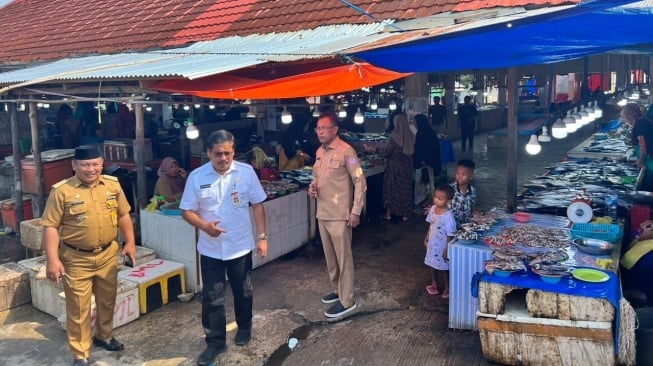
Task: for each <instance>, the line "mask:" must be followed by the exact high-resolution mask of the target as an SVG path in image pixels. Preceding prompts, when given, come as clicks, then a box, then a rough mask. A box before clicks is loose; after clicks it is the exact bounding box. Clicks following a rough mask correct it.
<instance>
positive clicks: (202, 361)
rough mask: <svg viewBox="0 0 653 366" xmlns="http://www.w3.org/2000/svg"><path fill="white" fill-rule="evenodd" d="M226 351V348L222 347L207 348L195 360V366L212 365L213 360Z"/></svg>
mask: <svg viewBox="0 0 653 366" xmlns="http://www.w3.org/2000/svg"><path fill="white" fill-rule="evenodd" d="M225 349H226V346H222V347H220V348H213V347H211V346H207V347H206V349H205V350H204V352H202V354H201V355H200V357H199V358H198V359H197V365H198V366H209V365H213V364H214V362H215V358H216V357H218V355H219V354H220V353H222V352H224V350H225Z"/></svg>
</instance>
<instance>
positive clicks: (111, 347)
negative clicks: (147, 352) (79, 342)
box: [93, 337, 125, 351]
mask: <svg viewBox="0 0 653 366" xmlns="http://www.w3.org/2000/svg"><path fill="white" fill-rule="evenodd" d="M93 344H94V345H96V346H98V347H102V348H104V349H106V350H107V351H122V350H123V349H125V345H124V344H122V343H120V342H118V341H117V340H116V339H115V338H111V340H110V341H108V342H105V341H103V340H101V339H99V338H96V337H93Z"/></svg>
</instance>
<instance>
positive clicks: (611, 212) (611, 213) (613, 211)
mask: <svg viewBox="0 0 653 366" xmlns="http://www.w3.org/2000/svg"><path fill="white" fill-rule="evenodd" d="M617 208H618V196H617V193H616V192H614V191H608V193H606V194H605V215H604V216H607V217H610V218H612V223H616V222H617Z"/></svg>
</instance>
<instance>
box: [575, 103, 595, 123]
mask: <svg viewBox="0 0 653 366" xmlns="http://www.w3.org/2000/svg"><path fill="white" fill-rule="evenodd" d="M578 115H580V124H581V125H583V126H585V125H586V124H588V123H590V122H592V121H591V120H590V116H589V113H587V111H586V110H585V107H584V106H583V107H581V109H580V111H578Z"/></svg>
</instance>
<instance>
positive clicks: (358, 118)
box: [354, 107, 365, 125]
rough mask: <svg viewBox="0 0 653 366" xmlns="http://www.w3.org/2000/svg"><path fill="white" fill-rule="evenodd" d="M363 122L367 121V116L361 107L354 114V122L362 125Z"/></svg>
mask: <svg viewBox="0 0 653 366" xmlns="http://www.w3.org/2000/svg"><path fill="white" fill-rule="evenodd" d="M363 122H365V116H364V115H363V113H362V112H361V109H360V107H359V108H358V111H357V112H356V114H354V123H355V124H357V125H360V124H362V123H363Z"/></svg>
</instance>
